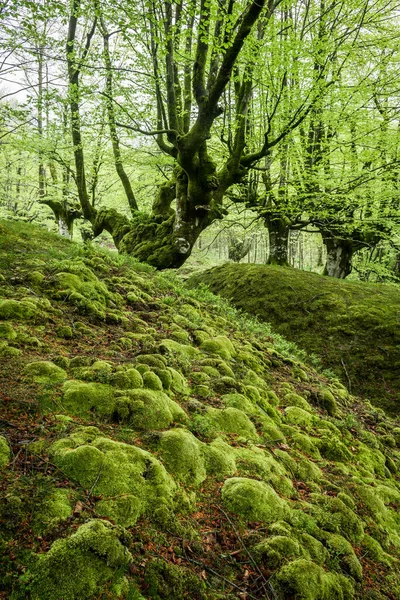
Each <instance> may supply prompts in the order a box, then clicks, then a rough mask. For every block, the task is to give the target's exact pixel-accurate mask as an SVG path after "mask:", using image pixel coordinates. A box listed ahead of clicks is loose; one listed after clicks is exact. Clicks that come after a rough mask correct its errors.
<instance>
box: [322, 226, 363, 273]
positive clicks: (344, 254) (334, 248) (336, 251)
mask: <svg viewBox="0 0 400 600" xmlns="http://www.w3.org/2000/svg"><path fill="white" fill-rule="evenodd" d="M322 237H323V239H324V243H325V246H326V250H327V257H326V264H325V269H324V273H323V274H324V275H327V276H328V277H336V278H337V279H345V278H346V277H347V275H349V274H350V273H351V268H352V267H351V260H352V258H353V254H354V252H355V251H356V250H357V248H356V247H355V246H354V244H353V242H352V240H343V239H338V238H335V237H327V236H325V235H323V236H322Z"/></svg>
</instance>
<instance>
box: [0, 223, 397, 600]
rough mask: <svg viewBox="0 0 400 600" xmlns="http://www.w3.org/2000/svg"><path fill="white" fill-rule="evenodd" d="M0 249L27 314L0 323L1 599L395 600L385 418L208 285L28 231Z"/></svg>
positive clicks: (0, 290) (392, 433)
mask: <svg viewBox="0 0 400 600" xmlns="http://www.w3.org/2000/svg"><path fill="white" fill-rule="evenodd" d="M3 242H4V243H3ZM0 243H1V244H2V248H4V249H5V250H4V253H2V254H1V255H0V269H1V271H2V274H3V280H2V283H1V284H0V297H1V298H4V299H7V300H13V301H16V302H17V303H18V302H19V303H21V302H22V303H28V304H32V306H35V307H36V309H37V310H36V311H34V312H33V314H32V315H31V316H30V317H29V318H28V319H21V318H15V317H14V316H12V317H11V316H10V315H9V316H8V317H7V318H5V317H4V316H3V318H1V320H0V325H2V327H0V334H1V332H3V333H2V335H3V337H2V338H1V340H4V341H5V343H6V344H7V347H8V348H10V349H14V350H15V351H17V352H18V353H19V356H18V357H17V356H13V353H12V352H11V354H8V355H7V356H3V357H2V363H1V368H0V385H1V390H2V394H3V395H2V397H1V401H2V414H4V421H3V420H2V421H1V422H0V425H1V427H2V429H1V431H0V435H2V436H3V437H0V451H1V455H2V456H3V455H4V459H2V471H1V478H0V483H1V487H0V489H1V494H2V498H1V500H2V502H1V503H0V506H1V508H0V521H1V532H2V533H1V538H0V553H1V558H2V560H1V567H0V568H1V577H0V579H1V581H3V582H4V583H2V585H3V588H4V590H5V592H6V594H8V595H10V597H13V598H29V597H33V598H39V597H40V598H44V599H45V598H55V597H56V596H55V594H57V593H58V594H60V593H61V592H59V590H60V589H61V590H62V594H63V597H64V596H65V597H66V598H71V599H72V598H76V600H78V599H80V598H86V597H87V598H107V597H113V598H126V599H131V600H132V599H135V598H136V599H140V598H149V599H150V598H152V599H153V600H154V598H167V599H171V600H172V599H177V600H180V599H182V600H183V598H186V597H187V596H188V593H189V590H190V597H193V598H201V599H203V598H210V599H213V600H214V599H215V600H217V599H221V600H222V598H223V599H230V598H237V597H238V594H242V595H245V594H248V595H249V596H250V595H251V596H253V597H256V598H265V597H266V592H265V589H267V590H270V592H271V596H272V597H274V598H278V599H279V600H292V599H293V598H294V599H295V600H297V599H301V598H309V599H310V600H320V599H321V598H326V600H331V599H332V600H333V599H338V598H339V599H340V598H343V599H345V598H346V599H347V598H349V599H352V598H354V599H360V600H361V599H364V598H368V597H369V596H370V597H375V598H380V597H381V596H382V593H384V594H386V597H390V594H392V595H393V594H395V595H396V594H398V595H399V574H398V572H399V571H398V565H399V556H400V536H399V533H398V532H399V529H400V527H399V526H400V523H399V517H398V512H397V507H398V505H399V501H400V499H399V495H400V485H399V479H398V473H399V447H400V436H399V431H400V428H399V423H396V422H394V421H393V420H391V419H389V418H388V417H387V416H386V415H385V413H384V412H383V411H381V410H379V409H375V408H373V407H372V405H370V404H368V403H362V402H361V401H360V400H359V399H358V398H355V397H353V396H350V395H349V394H348V393H347V391H346V389H345V388H344V387H343V385H341V384H340V383H338V381H337V380H333V379H331V380H328V379H326V378H324V377H322V376H321V375H319V374H317V373H316V372H315V371H314V370H313V369H312V368H311V367H310V366H309V365H307V364H305V363H304V362H302V360H301V353H299V352H298V351H296V349H295V348H294V347H293V345H291V344H290V343H288V342H285V340H283V339H282V338H279V337H276V336H274V334H272V333H271V332H270V330H269V329H268V327H266V326H263V325H262V324H260V323H255V322H253V321H251V320H249V319H246V318H244V317H243V315H240V314H238V313H237V312H235V310H234V309H233V308H232V307H231V306H230V305H228V304H227V303H226V302H225V301H222V300H219V299H218V298H216V297H214V296H213V295H212V294H210V293H209V292H207V291H206V290H204V289H199V290H195V291H192V290H188V289H186V288H185V287H184V286H183V285H182V284H181V283H179V281H177V280H176V279H174V278H173V277H171V276H170V275H168V274H158V275H155V274H154V273H153V272H152V271H151V269H149V268H148V267H146V266H145V265H140V264H138V263H136V262H135V261H132V260H130V259H127V258H124V257H121V256H116V255H112V254H109V253H106V252H103V251H101V250H98V249H96V248H91V247H83V246H77V245H75V244H71V243H66V242H65V241H64V240H59V238H57V237H54V236H51V235H49V234H47V233H46V232H43V231H41V230H40V229H38V228H35V227H28V226H24V227H21V226H20V225H8V224H7V226H6V227H5V226H3V229H1V230H0ZM32 270H35V271H37V272H40V273H41V274H42V277H35V278H34V283H32V281H31V279H32V278H31V277H30V273H31V271H32ZM59 273H67V274H69V275H74V277H75V276H76V277H78V278H80V282H81V283H79V286H80V285H81V284H82V286H83V287H80V291H79V292H77V293H79V294H81V295H82V297H83V298H84V299H85V301H84V302H83V301H82V300H81V299H80V301H79V302H77V301H76V296H74V295H73V294H74V291H67V287H65V286H64V288H63V290H64V292H65V293H64V294H63V295H60V291H61V288H60V281H61V280H62V277H61V278H60V277H59ZM63 281H64V283H65V281H70V280H69V279H68V278H67V279H64V280H63ZM73 281H75V283H76V285H77V286H78V283H77V282H76V280H75V279H74V280H73ZM87 285H89V288H90V289H89V288H87V287H86V286H87ZM71 289H72V288H71ZM83 292H84V293H83ZM92 302H94V303H97V304H95V305H94V309H93V310H92V309H91V308H90V303H92ZM97 309H98V310H97ZM65 328H69V329H68V335H65ZM60 331H62V332H63V335H60ZM32 340H36V341H35V342H34V343H32ZM2 440H3V441H2ZM3 450H4V452H3ZM105 519H107V521H105ZM89 524H91V525H90V527H87V526H88V525H89ZM86 527H87V528H86ZM104 527H106V530H104V529H103V528H104ZM100 530H101V531H102V532H103V533H104V537H105V540H108V541H107V543H106V546H107V547H105V546H99V544H98V539H97V531H100ZM102 535H103V534H102ZM114 542H115V544H116V545H115V544H114ZM118 544H122V546H121V548H123V547H124V546H125V547H126V550H123V549H122V550H121V548H120V546H119V545H118ZM114 551H115V552H116V554H115V556H116V557H117V558H116V559H115V560H114V559H113V558H112V557H113V556H114ZM120 551H121V553H120ZM125 559H126V560H125ZM61 561H63V562H64V563H65V564H66V570H65V576H64V575H62V574H61V573H60V568H59V565H60V562H61ZM128 564H129V568H128ZM255 565H257V566H256V567H255ZM73 571H76V573H79V582H76V581H74V580H73V578H72V575H71V573H72V572H73ZM305 572H307V573H308V574H309V575H308V580H307V579H305V576H304V573H305ZM246 573H247V575H246ZM261 581H263V582H264V583H263V584H261ZM54 582H59V588H57V589H56V583H54ZM229 582H232V583H233V584H235V586H237V587H234V586H232V585H230V583H229ZM266 582H268V583H266ZM265 586H267V588H265ZM1 591H3V589H1ZM371 594H375V595H372V596H371ZM251 596H250V597H251Z"/></svg>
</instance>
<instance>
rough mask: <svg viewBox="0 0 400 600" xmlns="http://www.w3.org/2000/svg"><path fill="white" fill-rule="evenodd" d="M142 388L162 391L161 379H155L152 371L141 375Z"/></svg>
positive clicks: (155, 376)
mask: <svg viewBox="0 0 400 600" xmlns="http://www.w3.org/2000/svg"><path fill="white" fill-rule="evenodd" d="M143 386H144V387H145V388H149V389H150V390H162V389H163V384H162V382H161V379H160V378H159V377H157V375H156V374H155V373H153V372H152V371H147V373H143Z"/></svg>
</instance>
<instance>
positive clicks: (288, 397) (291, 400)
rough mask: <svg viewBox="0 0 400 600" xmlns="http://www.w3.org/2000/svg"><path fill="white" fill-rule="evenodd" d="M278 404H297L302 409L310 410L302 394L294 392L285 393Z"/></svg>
mask: <svg viewBox="0 0 400 600" xmlns="http://www.w3.org/2000/svg"><path fill="white" fill-rule="evenodd" d="M280 404H281V405H282V406H297V407H299V408H302V409H303V410H306V411H309V412H312V408H311V406H310V404H309V403H308V402H307V400H305V399H304V398H303V397H302V396H299V394H295V393H294V392H289V393H288V394H285V395H284V397H283V400H282V402H280Z"/></svg>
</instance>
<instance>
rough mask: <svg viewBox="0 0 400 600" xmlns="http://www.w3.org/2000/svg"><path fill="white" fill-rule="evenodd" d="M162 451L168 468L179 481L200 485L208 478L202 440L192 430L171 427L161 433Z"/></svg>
mask: <svg viewBox="0 0 400 600" xmlns="http://www.w3.org/2000/svg"><path fill="white" fill-rule="evenodd" d="M160 453H161V456H162V459H163V462H164V464H165V466H166V469H167V471H168V472H169V473H171V474H172V475H173V476H174V478H175V479H176V480H177V481H181V482H182V483H185V484H186V485H188V486H190V485H198V484H200V483H201V482H202V481H204V479H205V478H206V470H205V466H204V459H203V456H202V453H201V448H200V442H199V441H198V440H197V439H196V438H195V437H194V435H193V434H192V433H190V431H186V430H184V429H171V430H170V431H166V432H165V433H163V434H162V435H161V441H160Z"/></svg>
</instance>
